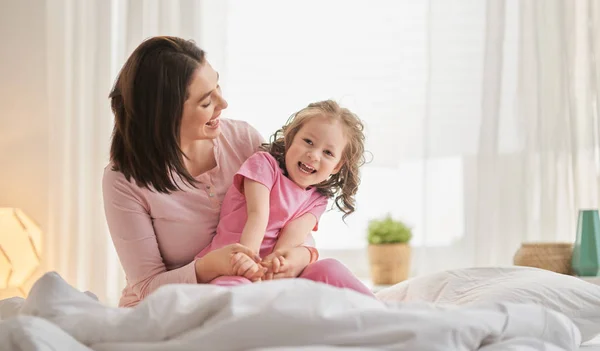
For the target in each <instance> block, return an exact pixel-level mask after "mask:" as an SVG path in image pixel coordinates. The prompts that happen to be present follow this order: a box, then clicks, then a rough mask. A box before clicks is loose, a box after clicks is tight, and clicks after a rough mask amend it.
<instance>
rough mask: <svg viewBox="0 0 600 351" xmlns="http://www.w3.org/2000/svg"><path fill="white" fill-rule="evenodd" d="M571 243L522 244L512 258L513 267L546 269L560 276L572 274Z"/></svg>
mask: <svg viewBox="0 0 600 351" xmlns="http://www.w3.org/2000/svg"><path fill="white" fill-rule="evenodd" d="M572 256H573V244H571V243H523V244H521V248H519V250H517V252H516V253H515V256H514V258H513V262H514V264H515V266H527V267H536V268H541V269H546V270H549V271H552V272H556V273H561V274H572V270H571V257H572Z"/></svg>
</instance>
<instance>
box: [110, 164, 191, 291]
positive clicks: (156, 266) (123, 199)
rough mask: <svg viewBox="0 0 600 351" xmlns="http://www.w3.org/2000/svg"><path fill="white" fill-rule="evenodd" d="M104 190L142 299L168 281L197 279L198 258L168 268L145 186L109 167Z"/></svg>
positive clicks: (120, 251) (116, 239)
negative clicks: (174, 267)
mask: <svg viewBox="0 0 600 351" xmlns="http://www.w3.org/2000/svg"><path fill="white" fill-rule="evenodd" d="M102 191H103V196H104V211H105V215H106V220H107V223H108V229H109V231H110V235H111V238H112V241H113V244H114V245H115V249H116V251H117V255H118V256H119V260H120V261H121V265H122V266H123V269H124V271H125V275H126V276H127V281H128V284H129V286H130V287H131V288H132V290H133V292H134V293H135V295H136V296H137V297H138V298H139V299H140V300H141V299H143V298H144V297H146V296H147V295H148V294H150V293H151V292H153V291H154V290H156V289H157V288H158V287H160V286H162V285H165V284H169V283H197V278H196V267H195V263H194V262H191V263H190V264H188V265H186V266H183V267H181V268H178V269H174V270H171V271H167V269H166V267H165V265H164V263H163V258H162V256H161V254H160V251H159V249H158V242H157V240H156V234H155V233H154V227H153V226H152V219H151V218H150V215H149V209H148V205H147V203H146V201H145V199H144V196H143V195H142V191H141V189H139V188H137V187H136V186H135V185H133V184H131V183H129V182H128V181H127V180H126V179H125V177H124V176H123V175H122V174H121V173H118V172H115V171H111V170H109V169H107V170H106V171H105V172H104V178H103V184H102Z"/></svg>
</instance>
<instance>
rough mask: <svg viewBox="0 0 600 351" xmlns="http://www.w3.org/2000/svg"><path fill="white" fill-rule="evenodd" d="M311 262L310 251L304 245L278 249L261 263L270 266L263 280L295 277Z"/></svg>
mask: <svg viewBox="0 0 600 351" xmlns="http://www.w3.org/2000/svg"><path fill="white" fill-rule="evenodd" d="M309 263H310V251H308V249H306V248H305V247H303V246H298V247H294V248H291V249H286V250H276V251H274V252H273V253H271V254H270V255H268V256H267V257H265V258H264V259H263V261H262V263H261V265H263V266H264V267H266V268H268V270H267V272H266V274H265V275H264V277H263V280H271V279H282V278H295V277H297V276H299V275H300V273H302V271H303V270H304V268H306V266H308V264H309Z"/></svg>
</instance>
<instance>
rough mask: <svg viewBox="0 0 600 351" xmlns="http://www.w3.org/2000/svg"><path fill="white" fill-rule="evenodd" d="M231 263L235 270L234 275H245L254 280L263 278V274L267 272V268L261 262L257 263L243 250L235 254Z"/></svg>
mask: <svg viewBox="0 0 600 351" xmlns="http://www.w3.org/2000/svg"><path fill="white" fill-rule="evenodd" d="M231 265H232V267H233V272H234V273H233V274H232V275H238V276H240V277H244V278H246V279H248V280H250V281H252V282H257V281H259V280H261V279H262V277H263V275H264V274H265V273H266V272H267V268H264V267H263V266H262V265H261V264H260V263H257V262H256V261H254V260H253V259H251V258H250V257H249V256H248V255H246V254H245V253H242V252H237V253H235V254H233V256H232V257H231Z"/></svg>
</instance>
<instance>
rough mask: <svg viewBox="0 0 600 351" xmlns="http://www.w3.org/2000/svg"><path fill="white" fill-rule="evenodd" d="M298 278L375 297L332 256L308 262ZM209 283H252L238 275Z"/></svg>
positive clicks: (221, 284) (224, 284)
mask: <svg viewBox="0 0 600 351" xmlns="http://www.w3.org/2000/svg"><path fill="white" fill-rule="evenodd" d="M298 278H304V279H310V280H313V281H315V282H321V283H325V284H329V285H333V286H337V287H339V288H348V289H352V290H355V291H358V292H359V293H362V294H365V295H368V296H371V297H375V295H373V293H372V292H371V290H369V288H367V287H366V286H365V285H364V284H363V283H361V281H360V280H358V278H356V277H355V276H354V274H352V272H350V271H349V270H348V268H346V266H344V265H343V264H342V263H340V262H339V261H337V260H334V259H332V258H326V259H323V260H319V261H317V262H315V263H311V264H309V265H308V266H306V268H305V269H304V271H303V272H302V273H301V274H300V276H298ZM210 283H211V284H215V285H220V286H236V285H242V284H252V282H251V281H250V280H248V279H246V278H244V277H239V276H221V277H218V278H215V279H213V280H212V281H211V282H210Z"/></svg>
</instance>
